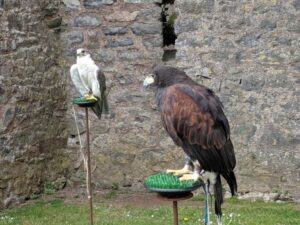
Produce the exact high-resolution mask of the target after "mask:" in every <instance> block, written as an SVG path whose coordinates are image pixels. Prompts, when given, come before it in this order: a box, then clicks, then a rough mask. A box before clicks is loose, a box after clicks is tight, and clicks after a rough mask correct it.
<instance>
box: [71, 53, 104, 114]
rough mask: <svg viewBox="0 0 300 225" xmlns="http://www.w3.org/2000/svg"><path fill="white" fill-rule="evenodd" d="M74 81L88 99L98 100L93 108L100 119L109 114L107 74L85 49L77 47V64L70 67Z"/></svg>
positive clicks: (79, 90)
mask: <svg viewBox="0 0 300 225" xmlns="http://www.w3.org/2000/svg"><path fill="white" fill-rule="evenodd" d="M70 74H71V78H72V81H73V83H74V85H75V88H76V89H77V91H78V92H79V93H80V94H81V95H82V96H83V97H84V98H85V99H86V100H97V102H96V104H95V105H94V106H93V107H92V110H93V111H94V113H95V114H96V116H97V117H98V118H99V119H100V118H101V115H102V113H104V114H108V104H107V93H106V84H105V76H104V74H103V73H102V71H101V70H100V68H99V66H97V65H96V63H95V62H94V60H93V59H92V57H91V55H90V54H89V53H88V52H87V51H86V50H85V49H82V48H80V49H77V60H76V64H73V65H72V66H71V68H70Z"/></svg>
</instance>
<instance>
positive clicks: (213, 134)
mask: <svg viewBox="0 0 300 225" xmlns="http://www.w3.org/2000/svg"><path fill="white" fill-rule="evenodd" d="M148 86H153V87H154V92H155V98H156V103H157V105H158V108H159V111H160V114H161V119H162V122H163V126H164V128H165V129H166V131H167V133H168V134H169V135H170V137H171V138H172V139H173V141H174V142H175V144H176V145H177V146H180V147H181V148H182V149H183V150H184V152H185V154H186V155H187V161H186V164H185V167H184V168H183V169H182V170H178V171H174V170H169V171H168V172H173V173H175V174H177V175H182V177H181V178H180V179H181V180H185V179H194V180H197V179H199V178H202V179H203V181H204V183H205V193H206V197H207V194H208V190H209V185H210V184H211V185H213V187H214V196H215V213H216V215H217V222H218V225H220V224H222V222H221V217H222V211H221V204H222V202H223V194H222V184H221V176H223V178H224V179H225V180H226V181H227V183H228V185H229V187H230V191H231V194H232V195H234V194H236V192H237V182H236V178H235V174H234V172H233V170H234V168H235V165H236V159H235V154H234V148H233V144H232V142H231V140H230V128H229V123H228V120H227V118H226V116H225V114H224V111H223V105H222V103H221V101H220V100H219V98H218V97H217V96H216V95H215V93H214V92H213V91H212V90H210V89H208V88H206V87H205V86H203V85H200V84H198V83H196V82H195V81H193V80H192V79H191V78H189V77H188V76H187V75H186V74H185V72H183V71H181V70H178V69H176V68H173V67H170V66H157V67H155V68H154V74H153V75H151V76H147V77H146V79H145V80H144V87H148ZM191 168H192V169H193V171H192V173H189V171H190V169H191ZM208 223H209V222H208Z"/></svg>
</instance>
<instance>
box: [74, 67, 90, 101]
mask: <svg viewBox="0 0 300 225" xmlns="http://www.w3.org/2000/svg"><path fill="white" fill-rule="evenodd" d="M70 74H71V78H72V81H73V83H74V85H75V87H76V89H77V91H78V92H79V93H80V94H81V95H82V96H83V95H84V94H88V93H89V92H90V91H89V88H88V87H86V85H85V84H84V83H83V82H82V79H81V77H80V75H79V71H78V67H77V65H76V64H73V65H72V66H71V69H70Z"/></svg>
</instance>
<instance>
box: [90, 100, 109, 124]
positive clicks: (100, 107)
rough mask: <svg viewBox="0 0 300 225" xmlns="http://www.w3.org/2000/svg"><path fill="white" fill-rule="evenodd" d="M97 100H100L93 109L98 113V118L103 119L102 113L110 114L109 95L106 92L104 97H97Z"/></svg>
mask: <svg viewBox="0 0 300 225" xmlns="http://www.w3.org/2000/svg"><path fill="white" fill-rule="evenodd" d="M97 100H98V101H97V102H96V104H95V105H94V106H93V107H92V110H93V112H94V113H95V114H96V115H97V117H98V119H101V116H102V114H109V108H108V103H107V97H106V95H105V94H103V96H102V99H100V98H97Z"/></svg>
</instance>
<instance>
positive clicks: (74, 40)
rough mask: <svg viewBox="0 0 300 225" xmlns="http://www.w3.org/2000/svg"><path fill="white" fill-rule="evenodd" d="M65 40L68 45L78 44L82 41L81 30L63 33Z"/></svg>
mask: <svg viewBox="0 0 300 225" xmlns="http://www.w3.org/2000/svg"><path fill="white" fill-rule="evenodd" d="M64 38H65V40H66V41H67V43H68V44H69V45H73V44H80V43H82V42H83V39H84V37H83V33H82V32H81V31H71V32H69V33H67V34H65V35H64Z"/></svg>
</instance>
